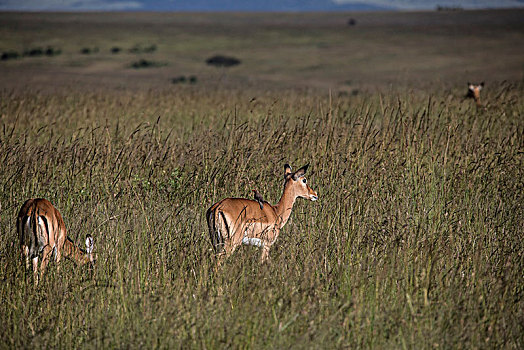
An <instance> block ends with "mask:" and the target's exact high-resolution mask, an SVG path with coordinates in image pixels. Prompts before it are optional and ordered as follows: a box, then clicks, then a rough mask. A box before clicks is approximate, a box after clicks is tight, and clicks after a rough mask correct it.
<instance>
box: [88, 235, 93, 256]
mask: <svg viewBox="0 0 524 350" xmlns="http://www.w3.org/2000/svg"><path fill="white" fill-rule="evenodd" d="M94 247H95V243H94V241H93V237H92V236H91V235H87V236H86V252H87V254H91V253H93V248H94Z"/></svg>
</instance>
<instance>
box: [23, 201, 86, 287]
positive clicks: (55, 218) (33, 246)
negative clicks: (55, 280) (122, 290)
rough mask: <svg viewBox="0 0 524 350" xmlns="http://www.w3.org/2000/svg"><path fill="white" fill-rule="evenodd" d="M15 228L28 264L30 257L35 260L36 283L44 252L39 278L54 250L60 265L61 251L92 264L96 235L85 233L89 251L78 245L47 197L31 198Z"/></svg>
mask: <svg viewBox="0 0 524 350" xmlns="http://www.w3.org/2000/svg"><path fill="white" fill-rule="evenodd" d="M16 228H17V231H18V237H19V239H20V246H21V248H22V256H23V257H25V261H26V267H27V268H29V258H31V259H32V261H33V275H34V283H35V285H37V284H38V255H39V254H40V253H42V263H41V264H40V278H42V276H43V275H44V271H45V268H46V266H47V263H48V262H49V259H50V257H51V253H54V256H55V261H56V262H57V264H58V263H59V262H60V258H61V256H62V254H63V255H64V256H65V257H68V258H70V259H71V260H73V261H75V262H76V263H77V264H79V265H83V264H86V263H88V262H91V263H93V262H94V259H93V245H94V244H93V237H91V235H87V236H86V251H85V252H84V251H83V250H81V249H80V248H79V247H77V246H76V245H75V244H74V243H73V241H71V240H70V239H69V238H68V237H67V235H66V227H65V224H64V220H63V219H62V215H60V212H59V211H58V210H57V209H56V208H55V207H54V206H53V205H52V204H51V202H49V201H48V200H47V199H42V198H33V199H28V200H27V201H26V202H25V203H24V205H22V208H21V209H20V212H19V213H18V218H17V220H16Z"/></svg>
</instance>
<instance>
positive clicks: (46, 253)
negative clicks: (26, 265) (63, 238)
mask: <svg viewBox="0 0 524 350" xmlns="http://www.w3.org/2000/svg"><path fill="white" fill-rule="evenodd" d="M52 252H53V248H51V247H50V246H49V245H46V246H45V247H44V253H43V254H42V263H41V264H40V279H42V278H43V276H44V271H45V268H46V267H47V264H48V263H49V258H50V257H51V253H52ZM33 267H34V266H33Z"/></svg>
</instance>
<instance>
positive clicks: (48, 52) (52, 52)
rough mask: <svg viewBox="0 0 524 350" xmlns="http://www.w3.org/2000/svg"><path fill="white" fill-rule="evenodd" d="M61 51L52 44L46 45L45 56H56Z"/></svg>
mask: <svg viewBox="0 0 524 350" xmlns="http://www.w3.org/2000/svg"><path fill="white" fill-rule="evenodd" d="M61 53H62V50H60V49H55V48H54V47H52V46H48V47H47V48H46V49H45V55H46V56H57V55H60V54H61Z"/></svg>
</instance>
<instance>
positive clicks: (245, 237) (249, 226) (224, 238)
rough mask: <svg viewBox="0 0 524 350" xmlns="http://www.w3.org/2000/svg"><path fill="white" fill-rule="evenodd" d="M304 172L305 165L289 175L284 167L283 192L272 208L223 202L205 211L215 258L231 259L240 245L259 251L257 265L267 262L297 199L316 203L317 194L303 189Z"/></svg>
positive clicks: (255, 203) (229, 200)
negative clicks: (260, 254) (260, 248)
mask: <svg viewBox="0 0 524 350" xmlns="http://www.w3.org/2000/svg"><path fill="white" fill-rule="evenodd" d="M307 168H308V165H305V166H303V167H302V168H300V169H298V170H297V171H296V172H294V173H293V172H291V167H290V166H289V165H287V164H286V165H285V166H284V171H285V173H284V192H283V193H282V197H281V198H280V201H279V202H278V203H277V204H276V205H271V204H269V203H268V202H264V204H263V205H260V204H259V202H258V201H256V200H250V199H243V198H226V199H223V200H221V201H220V202H218V203H215V204H213V205H212V206H211V208H209V209H208V211H207V214H206V216H207V224H208V227H209V235H210V237H211V243H212V244H213V248H214V249H215V253H217V255H218V256H219V258H221V257H223V256H224V255H225V256H229V255H231V254H232V253H233V252H234V251H235V249H236V248H237V247H238V246H239V245H240V244H242V243H243V244H248V245H255V246H258V247H262V256H261V261H266V260H267V259H268V257H269V250H270V249H271V246H272V245H273V244H274V243H275V241H276V239H277V237H278V234H279V233H280V230H281V229H282V227H283V226H284V225H285V224H286V222H287V221H288V219H289V216H290V215H291V210H292V209H293V204H295V200H296V199H297V198H299V197H301V198H306V199H309V200H312V201H316V200H317V199H318V195H317V193H316V192H315V191H313V190H312V189H311V188H310V187H309V186H308V185H307V181H306V177H305V174H306V170H307ZM219 262H220V260H219Z"/></svg>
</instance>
